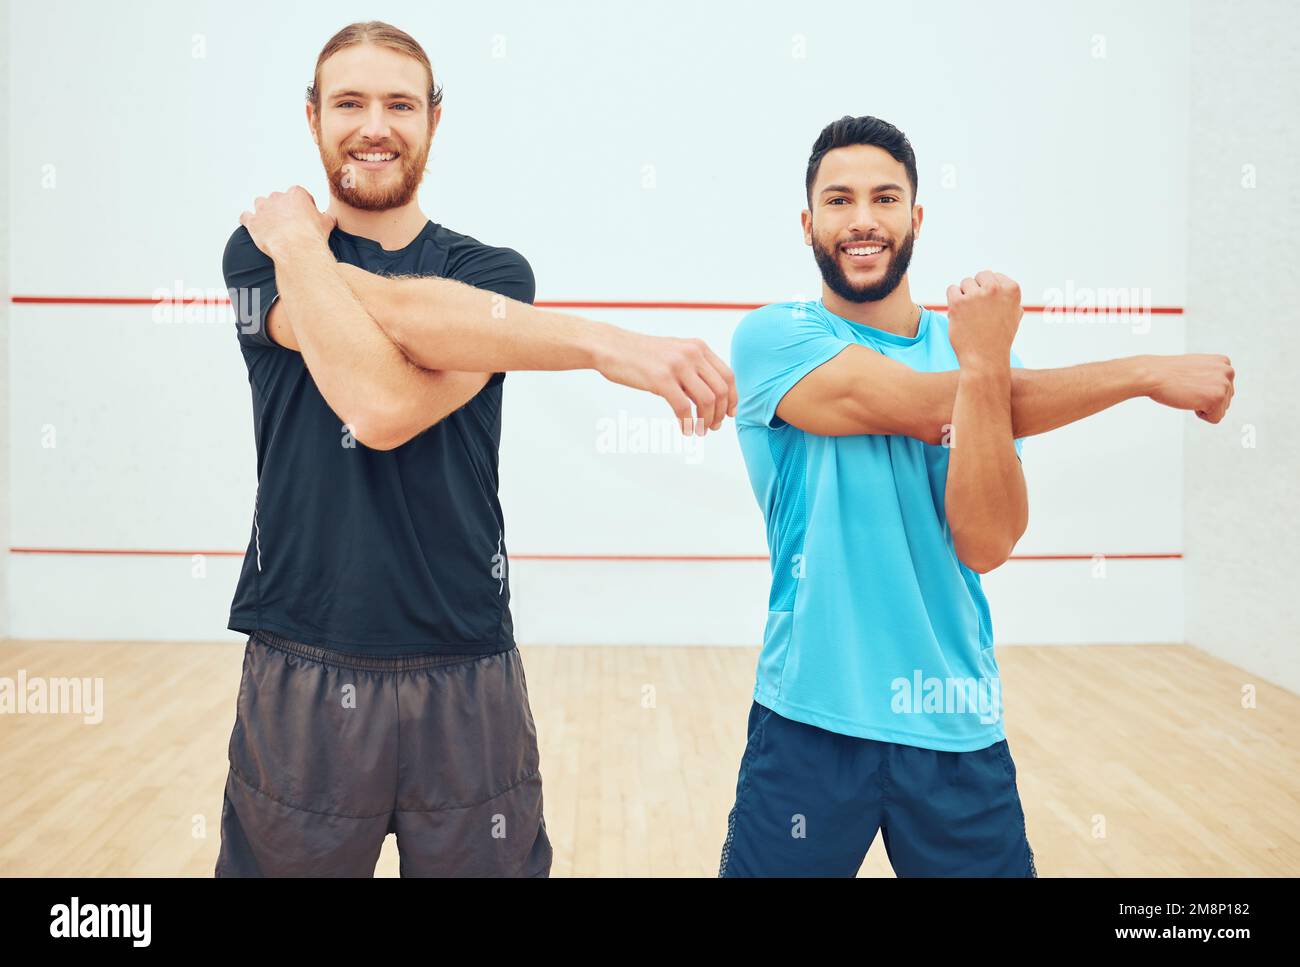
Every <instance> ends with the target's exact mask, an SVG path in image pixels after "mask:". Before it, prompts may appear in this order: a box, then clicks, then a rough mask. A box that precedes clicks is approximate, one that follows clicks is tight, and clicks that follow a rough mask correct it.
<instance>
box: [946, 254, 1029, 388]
mask: <svg viewBox="0 0 1300 967" xmlns="http://www.w3.org/2000/svg"><path fill="white" fill-rule="evenodd" d="M1024 314H1025V310H1024V309H1023V308H1022V307H1021V305H1020V286H1019V285H1017V284H1016V283H1015V281H1013V280H1012V279H1009V278H1007V276H1005V275H1002V274H1001V273H999V272H990V271H989V270H988V269H985V270H984V271H983V272H979V273H977V274H976V275H975V277H974V278H973V279H972V278H965V279H962V281H961V284H960V285H950V286H948V338H949V340H950V341H951V342H952V348H953V351H954V352H955V353H956V354H957V362H958V363H960V364H961V365H962V366H963V367H969V366H975V365H983V364H993V365H998V366H1007V365H1009V364H1010V360H1011V343H1012V341H1013V340H1014V339H1015V338H1016V330H1017V329H1019V328H1020V317H1021V316H1023V315H1024Z"/></svg>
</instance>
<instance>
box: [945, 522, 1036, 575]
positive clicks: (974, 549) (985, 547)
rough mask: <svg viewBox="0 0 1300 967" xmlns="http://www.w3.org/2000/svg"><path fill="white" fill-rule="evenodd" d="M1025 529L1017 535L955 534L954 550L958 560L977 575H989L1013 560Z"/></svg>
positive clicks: (1021, 528)
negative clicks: (1012, 557)
mask: <svg viewBox="0 0 1300 967" xmlns="http://www.w3.org/2000/svg"><path fill="white" fill-rule="evenodd" d="M1023 533H1024V528H1023V527H1020V528H1019V531H1018V533H1016V534H985V535H979V536H974V537H963V536H961V535H958V534H957V533H955V532H954V534H953V549H954V550H955V551H956V552H957V559H958V560H959V561H961V562H962V563H963V564H965V565H966V566H967V567H968V568H970V569H971V570H972V571H974V572H975V573H976V574H988V573H989V572H990V571H993V570H996V569H997V568H1000V567H1001V566H1002V565H1003V564H1005V563H1006V562H1007V561H1009V560H1010V559H1011V552H1012V551H1014V550H1015V549H1016V544H1017V543H1018V542H1019V540H1020V536H1021V534H1023Z"/></svg>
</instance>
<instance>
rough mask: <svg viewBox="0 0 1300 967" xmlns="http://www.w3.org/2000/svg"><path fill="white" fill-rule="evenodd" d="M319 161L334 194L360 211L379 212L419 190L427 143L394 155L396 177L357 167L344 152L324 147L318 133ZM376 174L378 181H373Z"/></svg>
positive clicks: (425, 159)
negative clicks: (396, 165)
mask: <svg viewBox="0 0 1300 967" xmlns="http://www.w3.org/2000/svg"><path fill="white" fill-rule="evenodd" d="M317 139H318V140H319V141H320V160H321V164H323V165H324V166H325V174H326V177H328V178H329V182H330V187H331V189H333V194H334V197H336V198H338V200H339V201H341V202H343V203H344V204H345V205H349V206H351V207H352V208H359V209H361V210H362V211H368V212H382V211H387V210H388V209H390V208H400V207H401V206H402V205H405V204H406V203H407V202H409V201H410V200H411V199H412V198H414V197H415V193H416V191H417V190H419V187H420V182H421V181H422V180H423V179H424V166H425V163H426V162H427V161H428V158H429V145H430V143H431V141H432V139H430V140H429V141H426V142H425V143H424V145H423V147H422V148H421V149H420V150H419V151H418V152H416V153H415V154H410V153H408V152H406V151H402V152H400V153H399V154H398V156H397V164H398V170H397V177H396V178H394V177H393V176H392V173H391V172H389V171H372V170H369V169H366V168H363V167H361V165H359V164H358V163H357V162H356V161H355V160H354V159H353V158H351V157H349V156H348V153H347V152H346V151H336V150H334V149H330V150H329V151H328V152H327V151H326V148H325V139H324V138H321V137H320V135H319V132H318V133H317ZM376 175H378V176H380V181H379V182H378V183H376Z"/></svg>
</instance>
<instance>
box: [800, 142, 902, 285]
mask: <svg viewBox="0 0 1300 967" xmlns="http://www.w3.org/2000/svg"><path fill="white" fill-rule="evenodd" d="M909 184H910V182H909V180H908V176H907V169H906V168H905V167H904V166H903V164H902V162H900V161H896V160H895V159H894V158H893V156H892V155H890V154H889V152H888V151H886V150H885V149H884V148H879V147H876V146H875V145H867V144H854V145H848V146H846V147H843V148H835V149H834V150H832V151H828V152H826V154H825V155H824V156H823V157H822V159H821V166H820V167H819V168H818V170H817V177H816V180H815V181H814V182H813V186H812V198H811V200H810V205H811V207H810V208H809V209H808V210H806V211H805V212H804V213H803V229H804V242H805V243H807V244H809V245H811V246H812V249H813V256H814V258H816V260H817V266H818V268H819V269H821V273H822V279H823V280H824V281H825V282H826V285H827V286H828V287H829V288H830V289H831V291H832V292H834V293H835V294H836V295H838V296H839V297H840V298H842V299H845V300H846V301H849V302H878V301H880V300H881V299H884V298H885V297H886V296H888V295H889V294H890V293H891V292H893V291H894V290H895V289H897V288H898V284H899V283H900V282H901V281H902V279H903V276H905V275H906V274H907V267H908V264H909V263H910V262H911V260H912V243H913V242H914V241H915V239H916V234H917V232H918V231H919V230H920V228H921V218H922V214H923V213H922V211H921V207H920V206H919V205H913V204H912V190H911V188H910V187H909Z"/></svg>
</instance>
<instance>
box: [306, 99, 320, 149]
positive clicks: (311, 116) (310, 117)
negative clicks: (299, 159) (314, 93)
mask: <svg viewBox="0 0 1300 967" xmlns="http://www.w3.org/2000/svg"><path fill="white" fill-rule="evenodd" d="M315 113H316V112H315V111H314V110H312V106H311V101H308V102H307V130H308V131H310V132H311V139H312V141H314V142H316V147H318V148H319V147H320V138H318V137H316V118H315Z"/></svg>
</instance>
